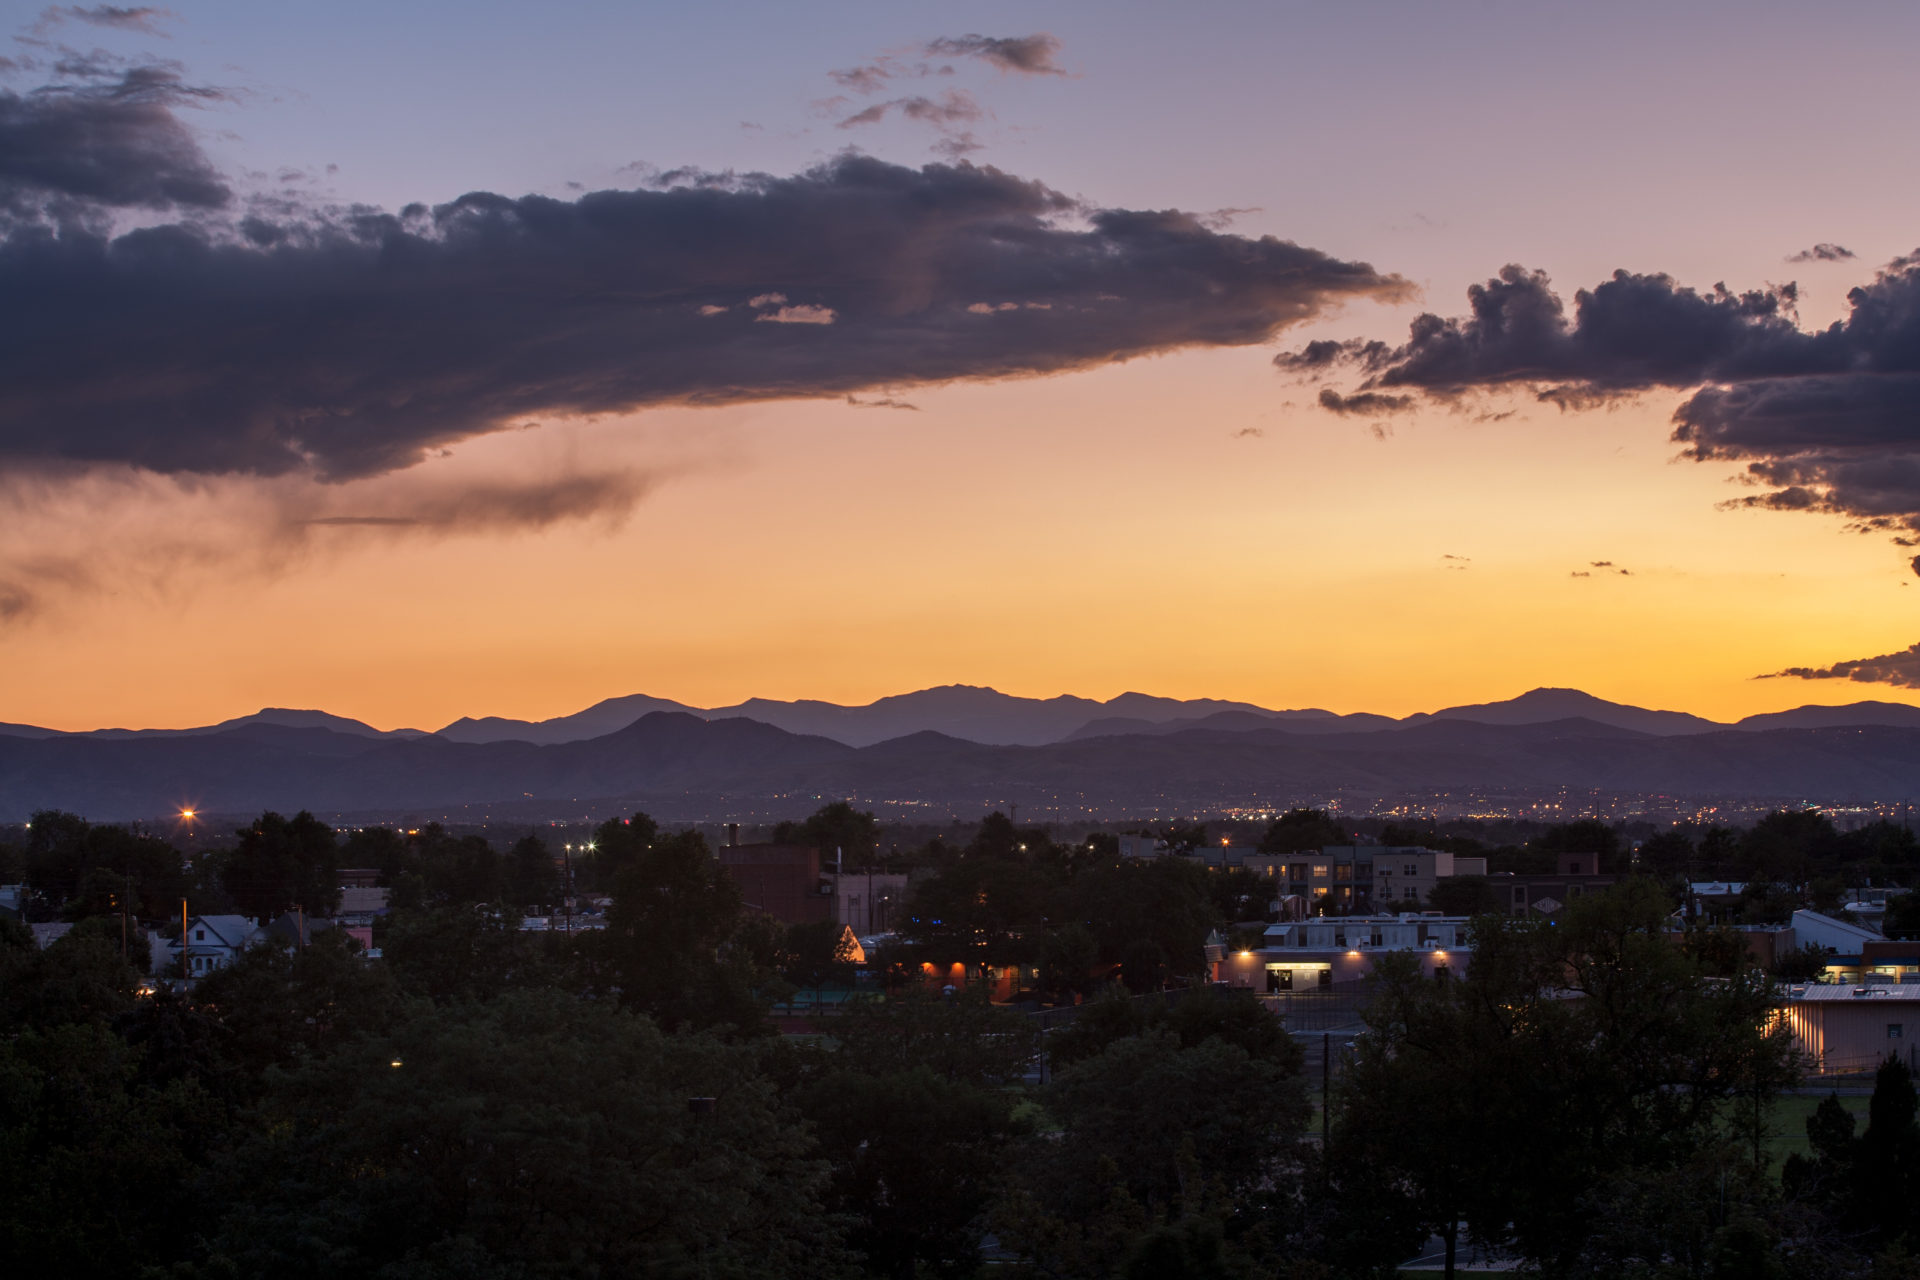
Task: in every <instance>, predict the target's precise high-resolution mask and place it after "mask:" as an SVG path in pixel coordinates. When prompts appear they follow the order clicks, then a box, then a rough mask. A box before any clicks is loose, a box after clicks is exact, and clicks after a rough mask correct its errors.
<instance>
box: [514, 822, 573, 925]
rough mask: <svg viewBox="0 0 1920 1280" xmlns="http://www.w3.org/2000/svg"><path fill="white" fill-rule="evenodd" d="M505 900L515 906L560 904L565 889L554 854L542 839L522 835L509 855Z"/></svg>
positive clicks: (529, 906) (528, 906) (527, 906)
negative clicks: (555, 863) (558, 902)
mask: <svg viewBox="0 0 1920 1280" xmlns="http://www.w3.org/2000/svg"><path fill="white" fill-rule="evenodd" d="M505 890H506V893H505V897H506V900H507V901H508V902H509V903H511V904H512V905H514V906H516V907H521V908H531V907H540V906H546V905H548V904H550V903H554V902H557V901H559V899H560V897H561V895H562V893H563V892H564V887H563V886H562V885H561V883H560V871H559V869H558V868H557V867H555V866H554V865H553V854H552V852H551V851H550V850H548V848H547V845H546V841H544V840H542V839H541V838H540V837H539V836H535V835H528V836H522V837H521V838H520V839H519V840H518V841H517V842H516V843H515V844H514V846H513V848H512V850H511V851H509V852H508V854H507V866H506V884H505Z"/></svg>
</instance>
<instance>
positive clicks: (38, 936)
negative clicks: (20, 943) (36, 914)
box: [27, 920, 73, 951]
mask: <svg viewBox="0 0 1920 1280" xmlns="http://www.w3.org/2000/svg"><path fill="white" fill-rule="evenodd" d="M27 928H29V929H31V930H33V940H34V942H35V943H37V944H38V945H39V947H40V949H41V950H42V951H45V950H46V949H47V948H48V947H50V946H52V945H53V944H54V943H56V942H58V941H59V940H60V939H61V938H63V937H65V936H66V933H67V931H68V930H69V929H71V928H73V926H72V925H71V924H69V923H68V922H66V921H64V920H62V921H56V922H54V923H52V924H30V925H28V926H27Z"/></svg>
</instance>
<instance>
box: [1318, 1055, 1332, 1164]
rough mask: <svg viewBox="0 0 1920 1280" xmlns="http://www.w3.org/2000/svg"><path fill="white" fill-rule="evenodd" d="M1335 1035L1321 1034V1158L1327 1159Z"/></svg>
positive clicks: (1330, 1126)
mask: <svg viewBox="0 0 1920 1280" xmlns="http://www.w3.org/2000/svg"><path fill="white" fill-rule="evenodd" d="M1332 1083H1333V1033H1332V1032H1330V1031H1322V1032H1321V1033H1320V1158H1321V1160H1323V1161H1324V1160H1325V1159H1326V1151H1327V1140H1328V1135H1329V1132H1330V1131H1331V1128H1332V1125H1331V1117H1332V1115H1333V1090H1332V1088H1331V1085H1332Z"/></svg>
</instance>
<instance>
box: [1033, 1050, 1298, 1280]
mask: <svg viewBox="0 0 1920 1280" xmlns="http://www.w3.org/2000/svg"><path fill="white" fill-rule="evenodd" d="M1043 1101H1044V1104H1045V1106H1046V1108H1047V1111H1048V1113H1049V1114H1050V1115H1052V1116H1054V1117H1055V1118H1056V1119H1058V1120H1059V1122H1060V1124H1061V1132H1060V1133H1059V1134H1057V1135H1049V1136H1047V1137H1044V1138H1039V1139H1036V1140H1035V1141H1033V1142H1031V1143H1029V1144H1028V1145H1027V1148H1026V1149H1025V1151H1024V1152H1023V1155H1022V1158H1021V1159H1020V1160H1019V1161H1017V1162H1016V1163H1015V1165H1014V1168H1015V1170H1016V1171H1017V1172H1016V1174H1015V1178H1016V1183H1015V1189H1014V1193H1013V1195H1012V1196H1011V1197H1010V1198H1009V1201H1008V1202H1007V1204H1006V1205H1005V1206H1004V1207H1003V1209H1002V1211H1001V1213H1000V1216H999V1226H1000V1234H1001V1238H1002V1240H1003V1241H1005V1242H1007V1243H1009V1244H1011V1245H1012V1246H1013V1247H1015V1248H1018V1249H1020V1250H1021V1251H1022V1252H1024V1253H1026V1254H1027V1255H1028V1256H1030V1257H1032V1258H1034V1259H1035V1261H1036V1263H1037V1264H1038V1265H1039V1267H1040V1268H1041V1269H1042V1270H1043V1271H1045V1272H1046V1273H1048V1274H1054V1275H1098V1276H1106V1275H1112V1274H1115V1273H1116V1272H1119V1271H1120V1270H1122V1269H1123V1268H1124V1266H1125V1265H1126V1263H1125V1259H1126V1257H1127V1255H1128V1254H1129V1253H1130V1252H1132V1251H1133V1250H1134V1249H1135V1248H1141V1249H1146V1248H1149V1246H1147V1245H1145V1244H1144V1243H1142V1242H1141V1241H1142V1237H1145V1236H1146V1235H1147V1234H1148V1233H1149V1232H1151V1230H1152V1229H1153V1228H1154V1227H1155V1226H1156V1225H1158V1224H1168V1225H1175V1224H1182V1223H1187V1222H1190V1221H1201V1220H1205V1219H1206V1218H1208V1217H1210V1216H1213V1215H1214V1214H1215V1213H1231V1212H1232V1211H1233V1209H1234V1208H1235V1207H1236V1206H1246V1205H1251V1204H1253V1203H1255V1202H1256V1201H1257V1200H1259V1199H1260V1198H1261V1197H1264V1196H1267V1195H1270V1194H1274V1190H1275V1188H1276V1187H1286V1186H1288V1185H1289V1184H1291V1183H1292V1182H1293V1181H1294V1179H1295V1178H1296V1176H1297V1172H1298V1164H1299V1159H1298V1153H1297V1150H1296V1145H1297V1143H1298V1141H1299V1138H1300V1136H1301V1134H1302V1132H1303V1130H1304V1128H1305V1125H1306V1117H1307V1104H1306V1097H1305V1092H1304V1090H1303V1088H1302V1087H1301V1081H1300V1079H1299V1076H1298V1075H1297V1074H1295V1073H1290V1072H1289V1071H1288V1070H1287V1068H1286V1067H1285V1066H1284V1065H1281V1064H1278V1063H1275V1062H1272V1061H1268V1060H1264V1059H1259V1058H1255V1057H1253V1056H1251V1055H1249V1054H1248V1053H1247V1051H1246V1050H1245V1049H1243V1048H1241V1047H1240V1046H1239V1045H1237V1044H1234V1043H1231V1042H1230V1041H1228V1040H1226V1039H1223V1038H1221V1037H1219V1036H1208V1037H1206V1038H1205V1039H1203V1040H1201V1041H1200V1043H1198V1044H1197V1045H1195V1046H1194V1047H1192V1048H1186V1047H1183V1046H1182V1044H1181V1041H1180V1038H1179V1036H1178V1035H1177V1034H1176V1033H1175V1031H1174V1030H1172V1029H1171V1028H1168V1027H1164V1026H1163V1027H1149V1028H1148V1029H1147V1030H1145V1031H1144V1032H1142V1033H1141V1034H1138V1035H1130V1036H1125V1037H1122V1038H1120V1039H1116V1040H1114V1041H1113V1042H1112V1043H1111V1044H1109V1045H1108V1046H1107V1047H1106V1048H1105V1049H1103V1050H1102V1051H1101V1052H1100V1053H1098V1054H1095V1055H1094V1056H1092V1057H1089V1058H1085V1059H1082V1060H1081V1061H1079V1062H1076V1063H1074V1064H1073V1065H1072V1066H1069V1067H1066V1068H1064V1069H1062V1070H1061V1071H1060V1072H1059V1074H1058V1075H1057V1076H1056V1077H1055V1079H1054V1082H1053V1084H1051V1085H1050V1086H1048V1087H1047V1089H1046V1090H1045V1092H1044V1095H1043ZM1282 1194H1284V1192H1283V1193H1282ZM1175 1229H1181V1228H1179V1227H1177V1226H1176V1227H1175Z"/></svg>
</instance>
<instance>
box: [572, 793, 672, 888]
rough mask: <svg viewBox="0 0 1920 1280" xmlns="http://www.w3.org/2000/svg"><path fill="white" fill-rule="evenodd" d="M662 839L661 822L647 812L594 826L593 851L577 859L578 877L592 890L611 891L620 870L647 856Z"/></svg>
mask: <svg viewBox="0 0 1920 1280" xmlns="http://www.w3.org/2000/svg"><path fill="white" fill-rule="evenodd" d="M659 838H660V824H658V823H657V822H655V821H654V820H653V819H652V818H650V817H648V816H647V815H646V814H644V813H636V814H634V815H633V816H632V817H631V818H609V819H607V820H606V821H605V822H603V823H601V824H600V825H599V826H597V827H595V828H594V829H593V841H592V844H591V845H590V848H591V850H592V852H591V853H590V854H589V855H587V857H586V858H585V859H584V860H581V861H576V863H575V873H576V878H577V879H578V881H579V882H580V883H581V884H583V885H585V886H586V887H588V888H590V889H594V890H597V891H599V892H601V893H610V892H612V891H613V885H614V881H616V880H618V879H619V877H620V873H621V872H622V871H624V870H626V869H627V868H628V867H630V866H632V865H633V864H634V863H636V862H638V861H639V860H640V859H641V858H642V857H644V856H645V854H646V852H647V850H649V849H651V848H652V847H653V843H654V841H656V840H658V839H659Z"/></svg>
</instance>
